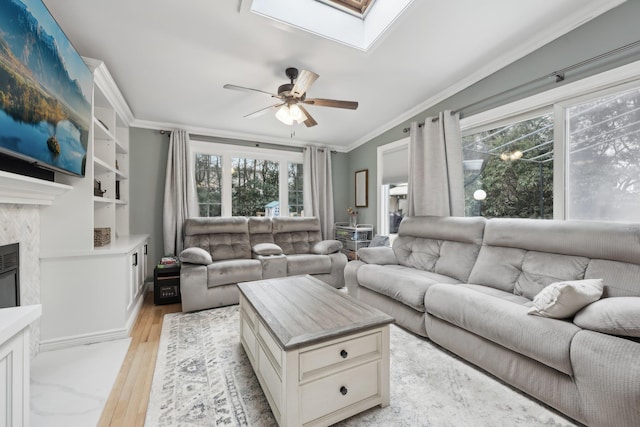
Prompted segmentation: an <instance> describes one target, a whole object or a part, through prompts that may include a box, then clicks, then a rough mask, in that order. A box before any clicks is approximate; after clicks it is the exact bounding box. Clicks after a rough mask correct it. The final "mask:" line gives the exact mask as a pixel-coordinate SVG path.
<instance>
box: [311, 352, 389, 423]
mask: <svg viewBox="0 0 640 427" xmlns="http://www.w3.org/2000/svg"><path fill="white" fill-rule="evenodd" d="M379 370H380V361H373V362H369V363H367V364H364V365H360V366H356V367H355V368H352V369H349V370H347V371H341V372H338V373H336V374H333V375H330V376H328V377H325V378H322V379H319V380H317V381H312V382H310V383H307V384H305V385H303V386H302V387H301V409H302V411H301V416H302V423H303V424H305V423H308V422H309V421H313V420H315V419H316V418H320V417H322V416H325V415H328V414H331V413H333V412H336V411H339V410H340V409H343V408H346V407H347V406H349V405H353V404H355V403H358V402H360V401H362V400H365V399H367V398H370V397H374V396H376V395H380V387H379V384H380V380H379Z"/></svg>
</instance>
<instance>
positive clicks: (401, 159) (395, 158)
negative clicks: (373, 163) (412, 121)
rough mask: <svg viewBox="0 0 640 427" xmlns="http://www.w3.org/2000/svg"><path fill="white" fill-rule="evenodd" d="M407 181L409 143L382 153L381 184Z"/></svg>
mask: <svg viewBox="0 0 640 427" xmlns="http://www.w3.org/2000/svg"><path fill="white" fill-rule="evenodd" d="M408 181H409V145H405V146H403V147H398V148H397V149H394V150H388V151H384V152H383V153H382V185H388V184H400V183H404V182H408Z"/></svg>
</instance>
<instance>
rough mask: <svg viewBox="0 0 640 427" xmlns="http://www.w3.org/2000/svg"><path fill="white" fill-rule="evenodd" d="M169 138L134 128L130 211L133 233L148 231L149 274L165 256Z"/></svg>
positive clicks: (130, 159) (131, 149) (131, 143)
mask: <svg viewBox="0 0 640 427" xmlns="http://www.w3.org/2000/svg"><path fill="white" fill-rule="evenodd" d="M168 151H169V138H168V137H167V136H166V135H161V134H160V132H158V131H153V130H148V129H138V128H131V134H130V142H129V162H130V165H129V178H130V180H129V186H130V187H129V194H130V197H129V200H130V201H129V212H130V215H131V217H130V228H131V230H130V231H131V234H149V236H150V241H149V246H148V255H147V257H148V258H147V259H148V266H147V277H153V268H154V266H155V265H156V264H157V263H158V262H159V261H160V257H162V255H163V250H162V248H163V243H162V203H163V200H164V176H165V171H166V168H167V153H168Z"/></svg>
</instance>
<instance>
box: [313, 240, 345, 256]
mask: <svg viewBox="0 0 640 427" xmlns="http://www.w3.org/2000/svg"><path fill="white" fill-rule="evenodd" d="M340 249H342V242H341V241H339V240H323V241H321V242H318V243H316V244H315V245H313V247H312V248H311V253H312V254H316V255H329V254H334V253H336V252H338V251H339V250H340Z"/></svg>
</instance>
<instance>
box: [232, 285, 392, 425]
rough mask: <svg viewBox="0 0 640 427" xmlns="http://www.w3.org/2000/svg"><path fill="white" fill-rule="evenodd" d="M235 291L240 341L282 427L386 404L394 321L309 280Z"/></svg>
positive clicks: (319, 422) (339, 417)
mask: <svg viewBox="0 0 640 427" xmlns="http://www.w3.org/2000/svg"><path fill="white" fill-rule="evenodd" d="M238 287H239V289H240V340H241V342H242V346H243V347H244V349H245V351H246V353H247V355H248V357H249V360H250V362H251V366H252V367H253V370H254V371H255V373H256V376H257V377H258V380H259V382H260V385H261V386H262V390H263V391H264V394H265V396H266V397H267V400H268V401H269V405H270V406H271V410H272V411H273V414H274V416H275V418H276V420H277V421H278V424H279V425H280V426H281V427H284V426H328V425H331V424H334V423H336V422H338V421H340V420H343V419H345V418H348V417H350V416H352V415H355V414H357V413H359V412H362V411H364V410H365V409H368V408H371V407H373V406H376V405H380V406H382V407H384V406H387V405H388V404H389V324H390V323H392V322H393V321H394V319H393V318H392V317H391V316H388V315H387V314H385V313H383V312H381V311H379V310H377V309H375V308H373V307H370V306H368V305H366V304H363V303H362V302H360V301H358V300H356V299H354V298H352V297H350V296H349V295H346V294H345V293H343V292H341V291H339V290H337V289H335V288H333V287H331V286H329V285H327V284H325V283H323V282H321V281H320V280H317V279H315V278H313V277H311V276H293V277H286V278H280V279H268V280H259V281H255V282H245V283H240V284H239V285H238Z"/></svg>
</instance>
